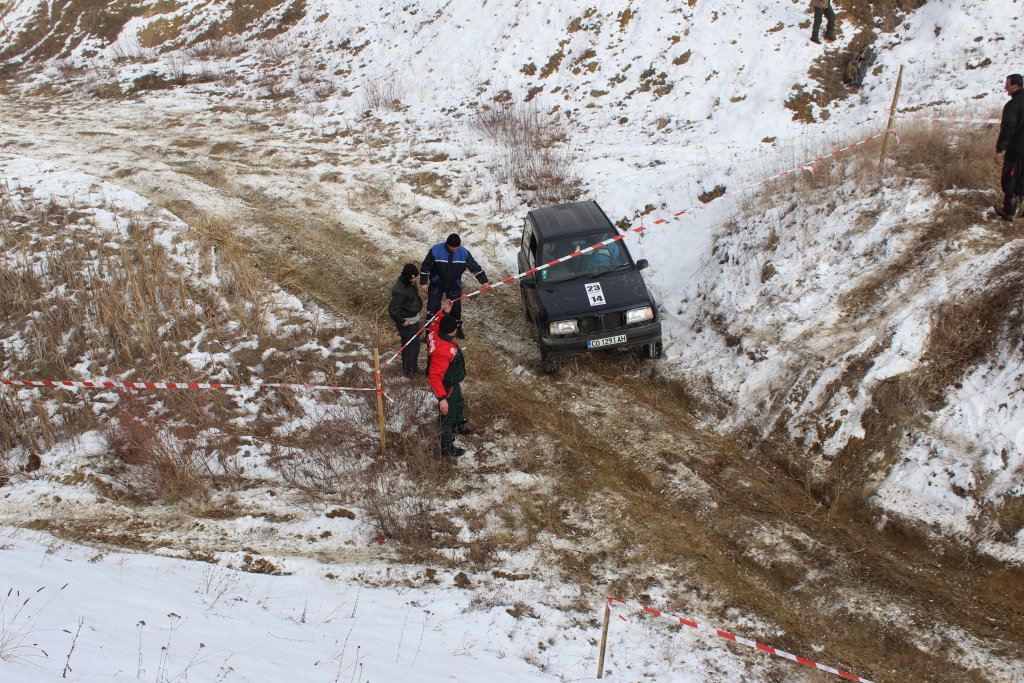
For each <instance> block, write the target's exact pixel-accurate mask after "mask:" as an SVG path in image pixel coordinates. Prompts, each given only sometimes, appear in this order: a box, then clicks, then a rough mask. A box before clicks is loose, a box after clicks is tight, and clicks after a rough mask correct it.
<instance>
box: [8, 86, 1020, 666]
mask: <svg viewBox="0 0 1024 683" xmlns="http://www.w3.org/2000/svg"><path fill="white" fill-rule="evenodd" d="M14 99H15V102H17V100H18V98H14ZM110 106H111V107H112V108H113V109H112V110H107V111H106V112H93V111H91V110H87V109H85V108H84V107H80V108H77V109H76V108H75V107H72V108H71V109H70V111H68V110H61V108H59V107H56V108H50V109H49V110H48V111H42V109H41V108H36V109H35V113H33V114H31V115H30V114H28V113H27V112H32V111H33V108H32V107H31V106H30V105H29V106H21V107H20V108H19V109H17V110H16V109H15V108H14V106H5V105H0V114H2V117H0V118H2V120H4V121H5V122H7V123H6V124H5V125H4V126H3V128H0V144H2V149H3V150H4V151H5V152H7V153H10V154H24V155H28V156H31V155H32V153H33V152H35V153H36V154H37V155H39V156H43V157H44V158H50V159H57V160H61V161H63V162H66V163H69V164H71V165H74V166H76V167H78V168H82V169H83V170H85V171H88V172H91V173H94V174H95V175H97V176H100V177H105V178H112V179H115V182H117V183H118V184H121V185H123V186H125V187H128V188H130V189H133V190H135V191H137V192H139V194H141V195H143V196H146V197H148V198H150V199H151V200H152V201H154V202H155V203H157V204H159V205H162V206H164V207H165V208H168V209H169V210H171V211H172V212H174V213H176V214H177V215H178V216H179V217H181V218H182V219H183V220H185V221H186V222H188V223H190V224H201V223H203V222H204V221H210V220H214V221H216V222H217V223H218V224H219V225H221V226H223V229H226V230H231V231H232V232H234V233H235V234H236V236H238V237H240V238H241V239H242V240H243V241H244V242H245V243H246V244H247V245H248V246H249V248H251V249H252V250H253V252H254V254H255V255H256V258H257V260H259V261H261V262H262V263H263V265H264V266H265V267H266V269H267V272H268V273H269V274H270V275H272V276H274V275H275V274H276V275H280V274H281V272H280V270H278V271H277V272H275V269H282V270H287V274H288V276H289V277H291V278H293V279H294V284H295V287H296V288H297V289H299V290H301V291H304V292H308V293H310V294H312V295H313V296H314V297H315V298H316V299H317V300H318V301H320V302H321V303H324V304H326V305H327V306H329V307H330V308H332V309H333V310H335V311H337V312H339V313H341V314H342V315H344V316H345V317H346V318H348V319H351V320H353V321H355V322H356V323H357V328H356V330H355V331H356V332H357V333H358V332H361V333H363V334H367V335H369V336H371V337H373V336H376V337H378V338H377V339H375V341H378V342H380V343H382V344H384V348H387V345H388V344H390V343H391V341H392V340H391V336H390V334H389V333H390V330H386V334H385V336H384V338H380V336H381V335H380V330H379V329H377V326H375V325H374V324H373V323H372V319H373V318H374V316H376V315H378V311H377V309H379V308H381V307H382V306H383V305H384V303H385V301H384V294H385V291H386V288H387V287H389V286H390V282H391V278H392V275H393V273H392V271H393V270H394V269H395V268H394V264H395V263H400V258H401V254H397V253H394V252H395V250H394V245H393V243H392V244H386V243H382V242H381V240H380V239H378V238H379V237H381V236H383V235H385V234H386V230H387V229H388V225H387V224H386V223H387V222H386V220H384V219H383V218H381V216H380V215H379V214H377V215H376V216H375V215H374V213H375V212H374V211H373V210H372V207H369V208H367V207H364V209H363V211H362V213H361V214H360V211H358V210H353V209H352V208H351V207H350V206H349V202H342V201H338V199H337V195H338V193H340V192H359V191H361V190H360V188H359V187H358V186H357V184H354V183H346V184H340V183H337V182H334V181H327V182H325V181H322V180H321V179H320V177H319V176H318V175H316V170H315V169H316V168H317V165H316V164H313V165H310V158H309V157H310V156H314V157H315V156H317V155H318V154H322V155H323V157H322V158H323V159H324V160H325V161H324V163H325V164H327V165H335V166H346V165H350V166H352V167H355V168H357V169H358V168H361V165H365V162H361V160H360V158H359V154H358V150H346V149H324V148H323V146H320V145H317V144H312V143H308V142H296V141H292V140H289V139H283V138H282V136H281V134H280V133H279V132H277V131H275V130H274V129H270V128H266V127H261V126H251V125H248V124H244V125H243V124H239V125H236V126H227V125H224V124H222V123H219V122H218V121H217V120H216V119H215V118H213V117H207V116H206V115H205V114H196V113H194V112H191V113H190V116H191V118H190V119H189V121H188V126H187V128H186V127H185V126H184V125H183V124H182V125H171V123H169V122H174V121H179V122H180V118H175V117H169V116H167V115H163V116H162V118H161V117H154V120H153V121H152V122H148V123H147V121H146V120H145V117H142V118H141V119H140V118H139V116H138V113H139V112H138V111H137V107H138V106H139V105H133V106H132V107H128V108H127V109H126V110H122V109H120V108H119V107H120V106H121V105H118V104H112V105H110ZM161 125H162V127H161ZM213 150H217V151H215V152H214V151H213ZM270 150H275V151H274V152H273V153H270ZM369 166H370V168H369V171H370V173H371V174H373V173H380V174H384V173H386V172H387V169H386V168H379V167H375V166H373V164H372V163H371V164H370V165H369ZM261 178H263V179H266V182H265V183H261V182H260V179H261ZM271 187H278V188H279V187H288V188H291V189H292V191H293V192H294V196H285V197H282V196H276V195H273V194H271V193H270V192H269V191H268V188H271ZM359 215H363V216H364V217H365V218H367V219H368V220H367V222H366V225H364V226H363V227H356V226H357V225H359V223H356V222H355V219H357V218H358V216H359ZM382 223H383V225H381V224H382ZM432 241H433V240H432V239H431V237H429V236H426V235H424V239H423V241H422V244H424V245H426V244H428V243H432ZM417 251H418V250H417ZM467 306H472V307H478V308H477V310H478V311H479V313H480V315H479V317H477V310H474V309H472V308H471V309H469V311H470V315H472V316H473V322H472V324H471V325H470V326H468V327H467V331H469V333H470V335H471V337H470V340H469V341H468V343H467V347H468V348H467V352H468V355H469V358H470V362H475V361H477V359H479V362H480V364H481V365H486V366H487V367H486V368H480V370H481V372H479V375H478V376H477V377H471V380H472V381H473V386H472V387H471V392H472V393H471V394H470V400H471V401H473V404H474V410H475V411H476V415H486V414H490V415H500V416H502V417H503V419H505V420H506V421H507V422H509V424H510V431H512V432H515V433H518V434H526V435H538V436H542V437H543V438H544V439H545V440H546V441H548V442H551V443H554V444H557V446H558V447H557V450H556V452H552V453H549V454H548V455H547V457H546V459H545V460H544V463H545V467H546V468H547V475H548V476H549V477H550V479H551V480H552V483H553V487H554V490H555V492H556V494H557V496H558V497H559V498H560V499H561V500H563V501H564V502H565V507H566V512H567V523H566V529H567V532H568V535H569V536H573V535H575V536H576V537H579V538H581V539H586V540H589V541H593V542H591V543H589V544H588V543H581V544H580V550H579V551H578V552H576V553H562V554H561V556H560V557H556V558H554V559H555V560H557V561H559V562H560V563H561V564H562V566H563V571H564V573H565V574H566V575H571V576H572V578H575V579H577V580H579V581H581V582H582V583H584V584H587V585H589V586H591V587H593V588H594V589H595V590H596V589H598V588H599V587H603V586H604V585H608V586H609V590H613V591H623V593H624V594H622V595H619V597H623V598H626V599H633V598H635V597H636V596H637V595H639V594H642V593H644V592H646V591H648V590H651V589H652V588H656V587H658V586H659V584H660V585H661V586H662V587H663V588H665V589H666V590H667V594H668V595H675V597H676V598H677V599H678V601H679V603H680V604H679V605H678V606H683V605H685V600H686V599H687V597H688V596H692V595H694V594H695V593H696V594H704V595H706V594H711V595H715V596H719V599H720V600H721V601H722V604H723V609H722V611H721V613H720V614H719V615H718V616H719V617H721V618H720V619H718V620H715V619H712V621H716V622H717V623H718V624H719V625H721V626H728V623H727V622H726V621H724V620H725V619H726V618H727V614H726V611H725V609H724V606H725V605H728V606H729V607H734V608H736V609H738V610H739V611H740V612H741V613H742V614H744V615H750V616H751V617H753V618H759V619H764V620H770V621H772V622H774V623H776V624H778V625H779V626H780V627H781V628H782V629H783V630H784V631H785V633H784V635H782V636H780V637H779V638H775V639H771V638H769V639H768V640H770V641H771V642H772V644H775V645H778V646H780V647H784V648H786V649H789V650H791V651H794V652H798V653H802V654H804V655H810V654H812V653H811V652H809V651H808V648H810V647H811V646H813V645H817V644H821V645H823V647H824V653H825V655H823V659H825V660H826V661H827V662H828V663H830V664H834V665H842V666H844V667H845V668H848V669H849V670H851V671H853V672H855V673H858V674H863V675H866V676H869V677H872V678H873V679H874V680H876V681H878V682H879V683H882V682H884V681H903V680H924V681H941V680H950V679H951V678H955V679H956V680H963V681H985V680H992V679H991V678H990V676H991V675H992V672H991V671H990V672H980V671H979V670H977V669H972V668H970V667H969V666H968V665H967V664H965V663H964V662H965V661H966V660H969V657H967V656H966V655H967V653H968V650H969V646H970V645H971V644H972V643H974V644H979V646H980V645H981V644H983V645H984V648H985V649H986V650H987V651H988V652H989V653H990V654H989V657H990V658H992V659H998V658H1004V659H1006V660H1008V661H1010V662H1011V664H1017V665H1018V666H1019V662H1020V660H1021V659H1024V648H1022V643H1024V613H1022V611H1021V608H1020V607H1018V606H1016V604H1015V603H1014V601H1013V598H1012V597H1011V596H1013V595H1020V594H1021V591H1022V590H1024V580H1022V578H1021V575H1020V573H1019V572H1017V571H1014V570H1013V569H1009V568H1006V567H1003V566H1001V565H998V564H997V563H994V562H988V561H985V560H983V559H979V558H976V557H967V556H963V555H959V554H957V553H956V552H955V551H954V550H953V549H951V548H949V547H940V548H939V552H936V551H935V550H934V549H928V548H923V547H920V546H919V545H914V544H912V543H908V542H907V540H906V539H901V538H899V537H897V536H895V535H893V534H883V533H880V532H879V531H878V530H877V529H876V528H875V525H874V522H873V521H872V520H871V518H870V515H868V514H866V513H864V514H856V513H851V512H850V511H847V510H837V511H829V510H826V509H824V508H823V507H822V505H821V504H820V503H819V502H818V501H816V500H814V498H813V497H812V496H811V495H809V493H808V492H807V490H806V488H805V487H804V486H803V484H802V483H801V482H800V481H798V480H796V479H794V478H793V477H791V476H789V475H788V474H787V473H786V472H784V471H783V470H782V469H781V468H780V467H779V466H778V465H777V464H776V463H774V462H771V461H770V460H768V459H767V458H766V457H765V456H763V455H761V454H760V453H758V452H757V450H756V449H755V448H754V447H753V446H752V445H747V444H744V443H743V442H742V441H739V440H735V439H730V438H727V437H723V436H719V435H717V434H715V433H713V432H712V431H711V430H710V429H706V428H702V427H701V426H700V425H701V424H702V423H707V422H710V421H711V419H710V418H709V417H708V416H705V415H697V414H695V413H696V412H697V411H698V409H697V408H695V407H694V402H693V401H692V400H691V399H690V397H689V396H688V393H687V390H686V388H685V386H684V385H683V384H682V382H680V381H679V380H677V379H672V378H663V377H660V376H659V375H658V372H657V370H656V368H654V369H652V368H651V367H650V366H649V365H647V364H642V363H638V362H637V361H636V359H635V358H634V357H632V356H630V355H629V354H612V355H609V356H603V357H595V358H591V359H586V360H583V361H581V362H580V363H579V364H578V365H575V366H570V369H569V371H568V372H567V373H566V374H565V375H564V376H563V377H561V378H558V379H553V378H549V377H545V376H542V375H538V374H535V372H534V371H533V370H532V369H530V368H531V366H532V367H536V365H535V358H534V354H535V351H534V349H533V345H532V344H531V343H530V342H529V341H528V340H527V339H526V327H525V324H523V323H516V324H512V323H511V321H519V320H521V315H520V312H519V310H518V306H519V301H518V292H516V291H515V288H514V287H506V288H503V290H497V291H496V292H495V293H494V295H492V296H489V297H487V298H485V299H484V298H481V299H480V300H478V301H474V302H473V303H470V304H467ZM494 349H498V352H497V353H496V354H495V353H494V351H493V350H494ZM524 350H527V352H528V355H527V356H526V357H525V358H523V357H522V355H523V351H524ZM488 352H490V353H492V354H494V355H492V356H491V357H488ZM517 354H518V355H517ZM520 367H526V368H527V370H526V371H522V370H518V371H517V372H516V374H515V381H510V380H509V375H508V373H509V372H511V371H513V370H514V369H516V368H520ZM574 367H575V369H574ZM544 408H547V409H546V410H545V409H544ZM694 488H696V489H697V490H698V493H697V494H693V493H690V492H689V491H691V490H692V489H694ZM602 530H603V531H602ZM664 567H672V568H673V569H674V570H676V571H677V572H678V575H679V577H681V578H679V579H678V580H675V581H672V580H665V578H664V576H661V575H659V574H658V569H659V568H661V569H662V570H663V569H664ZM608 577H614V578H612V580H611V581H610V582H609V579H608ZM665 607H667V608H675V607H677V605H671V606H665ZM684 611H685V610H684ZM698 616H699V615H698ZM959 633H962V634H963V635H962V636H958V634H959ZM743 635H750V636H757V635H758V634H753V633H745V634H743ZM957 637H962V638H963V639H964V640H965V643H964V644H963V645H957V644H956V643H955V642H953V641H954V640H955V638H957ZM984 661H985V660H982V662H983V663H984ZM773 670H774V671H777V672H779V675H780V677H781V679H782V680H785V679H787V677H789V676H790V675H793V674H791V673H790V671H791V670H790V669H788V668H787V667H786V665H776V666H775V668H774V669H773Z"/></svg>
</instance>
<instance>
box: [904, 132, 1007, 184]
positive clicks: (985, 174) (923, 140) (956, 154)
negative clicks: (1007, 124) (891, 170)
mask: <svg viewBox="0 0 1024 683" xmlns="http://www.w3.org/2000/svg"><path fill="white" fill-rule="evenodd" d="M933 114H934V115H936V116H957V115H963V114H962V113H959V112H952V113H943V112H933ZM990 114H991V112H980V115H982V116H988V115H990ZM973 115H974V116H978V115H979V112H974V113H973ZM996 135H997V131H996V130H995V128H994V127H992V126H977V125H970V126H960V125H956V124H953V125H951V124H948V123H935V124H932V123H927V122H925V123H917V122H914V123H910V124H904V125H901V126H899V144H896V145H893V144H891V146H890V148H889V149H890V150H891V158H892V160H893V163H894V164H895V165H896V168H897V169H898V172H899V173H900V175H902V176H904V177H907V178H914V179H918V178H919V179H924V180H927V181H928V183H929V185H930V186H931V188H932V190H933V191H934V192H935V193H937V194H939V193H943V192H947V191H951V190H975V191H984V190H988V189H993V188H996V187H998V186H999V167H998V166H996V165H995V164H993V163H992V155H993V153H994V150H995V139H996Z"/></svg>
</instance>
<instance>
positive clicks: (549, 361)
mask: <svg viewBox="0 0 1024 683" xmlns="http://www.w3.org/2000/svg"><path fill="white" fill-rule="evenodd" d="M540 364H541V367H542V368H544V372H545V373H546V374H549V375H557V374H558V371H559V370H561V369H562V359H561V358H559V357H558V356H549V355H548V354H546V353H544V352H543V351H541V352H540Z"/></svg>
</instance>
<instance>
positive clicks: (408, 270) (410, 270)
mask: <svg viewBox="0 0 1024 683" xmlns="http://www.w3.org/2000/svg"><path fill="white" fill-rule="evenodd" d="M419 274H420V269H419V268H417V267H416V266H414V265H413V264H411V263H406V264H405V265H404V266H402V282H408V281H409V280H410V279H412V278H414V277H416V276H418V275H419Z"/></svg>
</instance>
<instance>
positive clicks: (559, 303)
mask: <svg viewBox="0 0 1024 683" xmlns="http://www.w3.org/2000/svg"><path fill="white" fill-rule="evenodd" d="M589 284H600V285H601V293H602V294H603V295H604V298H605V301H606V302H607V303H605V304H603V305H595V306H592V305H591V304H590V295H589V294H588V292H587V285H589ZM537 296H538V298H539V299H540V303H541V305H542V306H543V307H544V311H545V314H546V315H547V316H548V318H549V319H561V318H567V317H574V318H579V317H583V316H587V315H600V314H602V313H610V312H612V311H621V310H624V309H627V308H636V307H639V306H645V305H651V306H653V305H654V302H653V301H652V299H651V295H650V294H649V293H648V292H647V285H646V284H644V279H643V277H642V276H641V275H640V271H639V270H635V269H634V270H623V271H620V272H617V273H607V274H604V275H596V276H592V277H586V276H584V277H579V278H576V279H575V280H569V281H568V282H556V283H553V284H552V283H547V282H538V283H537Z"/></svg>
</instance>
